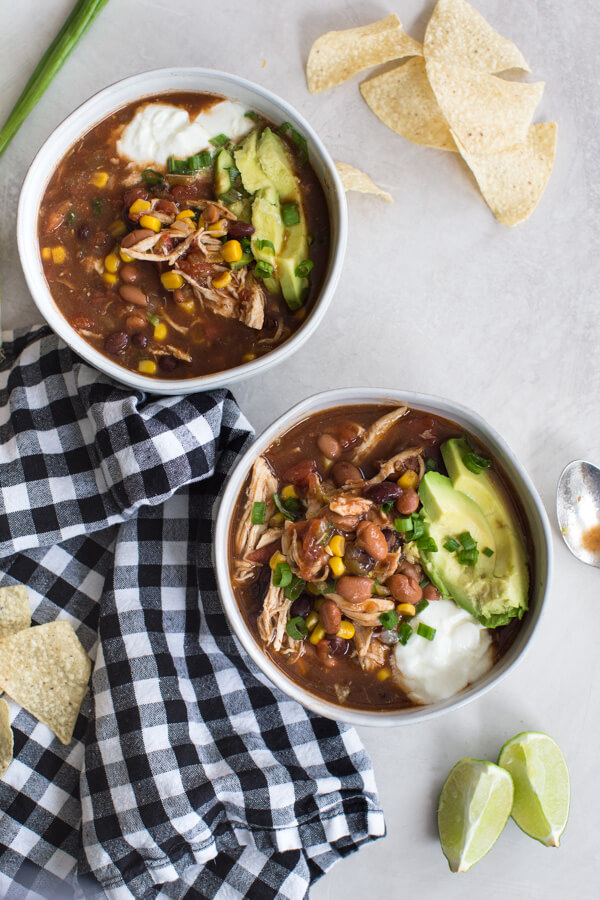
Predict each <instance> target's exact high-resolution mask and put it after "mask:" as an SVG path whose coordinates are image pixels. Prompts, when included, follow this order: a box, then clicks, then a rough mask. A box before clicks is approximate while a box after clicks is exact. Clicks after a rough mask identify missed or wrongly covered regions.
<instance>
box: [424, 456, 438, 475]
mask: <svg viewBox="0 0 600 900" xmlns="http://www.w3.org/2000/svg"><path fill="white" fill-rule="evenodd" d="M425 471H426V472H437V471H438V464H437V462H436V461H435V459H432V458H431V457H429V458H428V459H426V460H425Z"/></svg>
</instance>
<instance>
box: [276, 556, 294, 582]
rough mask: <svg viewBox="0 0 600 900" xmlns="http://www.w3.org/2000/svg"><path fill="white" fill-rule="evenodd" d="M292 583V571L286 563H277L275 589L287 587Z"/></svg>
mask: <svg viewBox="0 0 600 900" xmlns="http://www.w3.org/2000/svg"><path fill="white" fill-rule="evenodd" d="M291 583H292V570H291V569H290V564H289V563H286V562H280V563H277V565H276V566H275V570H274V572H273V584H274V585H275V587H287V585H288V584H291Z"/></svg>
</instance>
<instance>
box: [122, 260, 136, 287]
mask: <svg viewBox="0 0 600 900" xmlns="http://www.w3.org/2000/svg"><path fill="white" fill-rule="evenodd" d="M139 274H140V273H139V270H138V269H137V268H136V267H135V266H132V265H131V263H125V265H124V266H121V270H120V272H119V275H120V276H121V281H125V282H126V283H127V284H134V283H135V282H136V281H137V277H138V275H139Z"/></svg>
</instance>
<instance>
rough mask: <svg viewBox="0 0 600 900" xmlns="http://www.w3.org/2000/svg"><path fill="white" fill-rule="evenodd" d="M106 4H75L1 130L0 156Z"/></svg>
mask: <svg viewBox="0 0 600 900" xmlns="http://www.w3.org/2000/svg"><path fill="white" fill-rule="evenodd" d="M107 2H108V0H79V2H78V3H76V4H75V6H74V8H73V10H72V12H71V13H70V15H69V17H68V18H67V20H66V22H65V24H64V25H63V27H62V28H61V29H60V31H59V32H58V34H57V35H56V37H55V38H54V40H53V41H52V43H51V44H50V46H49V47H48V49H47V50H46V52H45V53H44V55H43V56H42V58H41V60H40V61H39V63H38V64H37V66H36V68H35V71H34V72H33V75H32V76H31V78H30V79H29V81H28V82H27V84H26V85H25V88H24V90H23V92H22V93H21V96H20V97H19V99H18V100H17V102H16V103H15V105H14V106H13V108H12V110H11V112H10V115H9V117H8V119H7V120H6V122H5V124H4V126H3V128H2V131H0V156H2V154H3V153H4V151H5V150H6V148H7V147H8V145H9V144H10V142H11V140H12V139H13V137H14V136H15V134H16V133H17V131H18V130H19V128H20V127H21V125H22V124H23V122H24V121H25V119H26V118H27V116H28V115H29V113H30V112H31V110H32V109H33V108H34V106H35V105H36V103H37V102H38V100H39V99H40V98H41V97H42V95H43V93H44V91H45V90H46V88H47V87H48V86H49V84H50V82H51V81H52V79H53V78H54V76H55V75H56V73H57V72H58V71H59V70H60V69H61V68H62V66H63V65H64V63H65V62H66V61H67V59H68V57H69V55H70V53H71V51H72V50H74V49H75V47H76V46H77V44H78V43H79V41H80V39H81V38H82V37H83V35H84V34H85V32H86V31H87V29H88V28H89V27H90V25H91V24H92V22H93V21H94V19H95V18H96V16H97V15H98V13H99V12H101V11H102V9H103V8H104V6H106V3H107ZM7 8H8V7H7Z"/></svg>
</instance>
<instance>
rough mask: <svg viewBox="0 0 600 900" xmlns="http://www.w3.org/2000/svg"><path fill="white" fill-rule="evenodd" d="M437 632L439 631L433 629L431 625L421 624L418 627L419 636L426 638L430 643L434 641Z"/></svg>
mask: <svg viewBox="0 0 600 900" xmlns="http://www.w3.org/2000/svg"><path fill="white" fill-rule="evenodd" d="M436 630H437V629H435V628H432V627H431V626H430V625H426V624H425V622H419V624H418V626H417V634H420V635H421V637H424V638H426V640H428V641H432V640H433V639H434V637H435V632H436Z"/></svg>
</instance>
